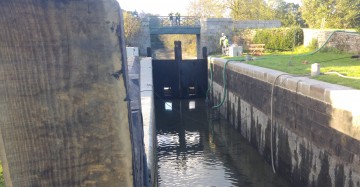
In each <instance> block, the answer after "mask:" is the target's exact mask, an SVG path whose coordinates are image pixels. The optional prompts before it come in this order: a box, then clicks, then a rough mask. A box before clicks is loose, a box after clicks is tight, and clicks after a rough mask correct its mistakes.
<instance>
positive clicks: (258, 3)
mask: <svg viewBox="0 0 360 187" xmlns="http://www.w3.org/2000/svg"><path fill="white" fill-rule="evenodd" d="M224 4H225V7H226V8H228V9H229V10H230V16H231V17H232V18H233V19H235V20H270V19H274V18H275V12H274V11H273V10H272V9H271V8H270V7H269V6H268V5H267V4H266V2H265V1H264V0H225V3H224Z"/></svg>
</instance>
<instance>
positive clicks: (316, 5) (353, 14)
mask: <svg viewBox="0 0 360 187" xmlns="http://www.w3.org/2000/svg"><path fill="white" fill-rule="evenodd" d="M302 4H303V6H302V8H301V11H302V15H303V19H304V20H305V22H306V24H307V25H309V27H310V28H344V29H345V28H353V27H356V26H358V25H359V21H357V20H359V16H360V9H359V7H360V0H317V1H314V0H302Z"/></svg>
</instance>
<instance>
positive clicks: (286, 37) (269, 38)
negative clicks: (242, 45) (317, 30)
mask: <svg viewBox="0 0 360 187" xmlns="http://www.w3.org/2000/svg"><path fill="white" fill-rule="evenodd" d="M303 40H304V33H303V31H302V29H301V28H279V29H259V30H257V31H256V34H255V36H254V39H253V43H263V44H265V48H266V49H267V50H270V51H290V50H294V48H295V47H296V46H300V45H302V44H303Z"/></svg>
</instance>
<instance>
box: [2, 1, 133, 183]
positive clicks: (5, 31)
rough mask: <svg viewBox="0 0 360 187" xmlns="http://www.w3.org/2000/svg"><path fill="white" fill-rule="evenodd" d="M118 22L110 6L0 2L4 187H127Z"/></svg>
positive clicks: (126, 136)
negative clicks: (118, 73) (117, 73)
mask: <svg viewBox="0 0 360 187" xmlns="http://www.w3.org/2000/svg"><path fill="white" fill-rule="evenodd" d="M120 23H121V10H120V8H119V6H118V3H117V2H116V1H113V0H96V1H93V0H90V1H88V0H77V1H67V0H49V1H40V0H39V1H36V0H35V1H33V0H9V1H1V2H0V27H1V28H2V30H1V31H0V38H1V43H0V60H1V61H0V112H1V113H0V132H1V133H0V140H1V141H0V152H1V160H2V163H3V164H4V168H3V169H4V174H5V181H6V185H7V186H9V187H11V186H133V178H132V151H131V141H130V132H129V116H128V114H129V113H128V112H129V111H128V103H127V101H126V100H125V98H126V88H125V80H124V78H123V76H122V75H120V76H114V75H116V73H115V72H121V71H120V70H125V69H126V66H124V65H123V64H122V61H121V59H124V58H123V55H124V54H122V53H121V45H122V44H121V43H120V44H119V38H118V34H119V33H118V31H119V28H120V27H121V24H120ZM114 73H115V74H114Z"/></svg>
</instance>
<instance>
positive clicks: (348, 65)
mask: <svg viewBox="0 0 360 187" xmlns="http://www.w3.org/2000/svg"><path fill="white" fill-rule="evenodd" d="M352 55H353V54H340V53H338V54H336V53H330V52H322V53H315V54H313V55H304V54H291V53H289V52H287V54H286V53H282V54H267V55H263V56H256V57H255V59H254V60H253V61H249V62H247V63H248V64H252V65H256V66H261V67H265V68H270V69H274V70H279V71H283V72H286V73H290V74H294V75H305V74H310V71H311V64H313V63H319V64H320V67H321V73H322V75H319V76H315V77H312V78H314V79H317V80H321V81H324V82H329V83H333V84H339V85H343V86H348V87H352V88H355V89H360V80H359V79H357V80H356V79H348V78H342V77H339V76H337V75H324V74H323V73H325V72H329V71H336V72H338V73H340V74H342V75H345V76H350V77H358V78H360V59H358V58H357V59H354V58H351V56H352ZM224 58H226V59H234V60H237V59H238V60H241V59H244V57H224Z"/></svg>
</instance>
